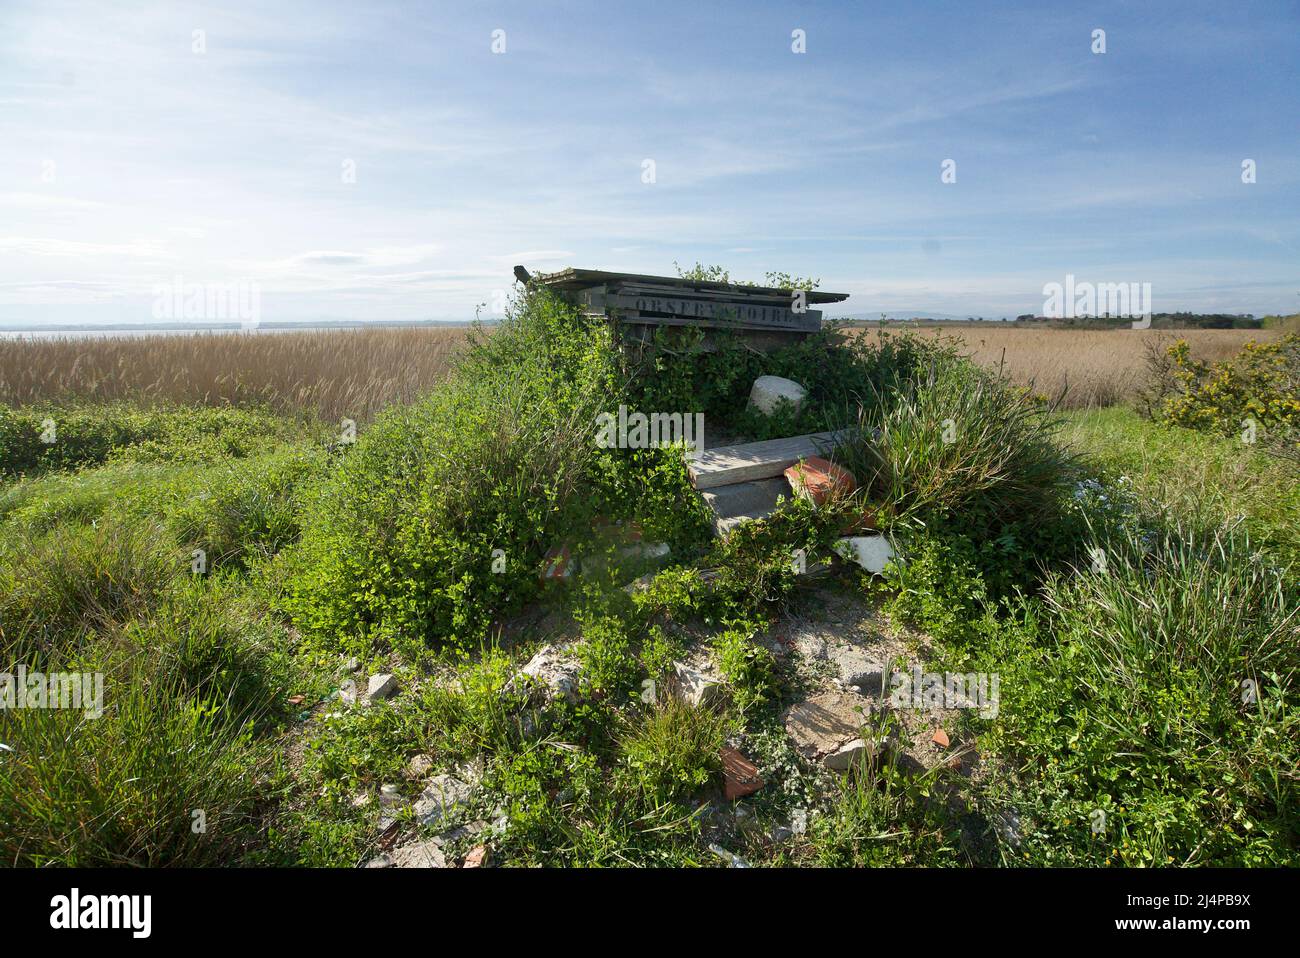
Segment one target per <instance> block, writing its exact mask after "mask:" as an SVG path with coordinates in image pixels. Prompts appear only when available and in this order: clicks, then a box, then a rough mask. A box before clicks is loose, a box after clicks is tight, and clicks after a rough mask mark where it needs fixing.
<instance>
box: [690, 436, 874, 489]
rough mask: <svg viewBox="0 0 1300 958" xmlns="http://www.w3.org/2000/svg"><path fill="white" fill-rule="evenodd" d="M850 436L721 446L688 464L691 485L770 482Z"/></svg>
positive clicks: (774, 440)
mask: <svg viewBox="0 0 1300 958" xmlns="http://www.w3.org/2000/svg"><path fill="white" fill-rule="evenodd" d="M849 435H851V432H850V431H849V430H844V431H841V432H838V433H835V432H816V433H810V434H808V435H806V436H794V437H792V438H790V439H769V440H767V441H766V442H750V443H745V444H743V445H739V446H719V447H717V448H716V449H706V450H705V451H704V452H702V453H701V454H700V455H699V456H698V457H697V458H695V459H693V460H691V461H690V462H689V463H687V471H688V472H689V474H690V477H691V484H692V485H694V486H695V488H696V489H712V488H714V487H715V486H728V485H731V484H733V483H737V482H750V481H752V480H754V479H770V478H772V477H773V476H779V475H781V474H782V473H783V472H785V471H786V470H787V469H788V468H790V467H791V466H793V465H794V464H795V463H796V462H798V461H799V460H800V459H806V458H808V457H809V456H822V455H825V454H826V452H827V450H829V449H832V448H834V446H835V445H836V444H837V443H838V442H839V441H840V440H842V439H846V438H848V436H849Z"/></svg>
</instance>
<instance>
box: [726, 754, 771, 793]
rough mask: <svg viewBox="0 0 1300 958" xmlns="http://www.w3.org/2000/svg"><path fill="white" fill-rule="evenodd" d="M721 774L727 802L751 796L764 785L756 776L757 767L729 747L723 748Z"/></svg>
mask: <svg viewBox="0 0 1300 958" xmlns="http://www.w3.org/2000/svg"><path fill="white" fill-rule="evenodd" d="M721 755H722V774H723V777H724V778H725V780H726V781H725V785H724V789H723V794H724V795H726V797H727V799H728V800H729V801H735V800H736V799H738V798H744V797H745V796H746V795H753V794H754V793H755V792H757V791H758V790H759V789H760V788H762V787H763V785H764V784H765V783H764V781H763V779H762V778H760V777H759V775H758V766H757V765H755V764H754V763H753V762H751V761H750V760H749V759H747V758H745V756H744V755H742V754H741V753H740V752H739V751H738V750H737V749H734V748H732V747H731V746H730V745H728V746H726V747H724V748H723V749H722V752H721Z"/></svg>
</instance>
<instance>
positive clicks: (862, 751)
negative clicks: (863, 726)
mask: <svg viewBox="0 0 1300 958" xmlns="http://www.w3.org/2000/svg"><path fill="white" fill-rule="evenodd" d="M866 753H867V743H866V742H864V741H863V740H862V739H860V738H855V739H854V740H853V741H852V742H848V743H847V744H845V745H841V746H840V747H839V748H838V749H836V750H835V751H834V752H831V753H830V754H829V755H827V756H826V757H825V758H824V759H822V764H823V765H825V766H826V767H827V768H829V769H830V770H831V771H832V772H847V771H848V770H849V769H850V768H852V767H853V766H854V765H855V764H856V763H858V762H860V761H862V757H863V756H864V755H866Z"/></svg>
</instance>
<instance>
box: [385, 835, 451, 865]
mask: <svg viewBox="0 0 1300 958" xmlns="http://www.w3.org/2000/svg"><path fill="white" fill-rule="evenodd" d="M388 857H389V861H390V862H391V863H392V864H391V866H390V867H392V868H446V867H447V857H446V855H445V854H444V853H443V850H442V842H441V841H440V840H439V839H436V838H435V839H433V840H432V841H427V842H413V843H411V844H409V845H402V846H401V847H399V848H395V849H393V851H392V853H391V854H390V855H389V856H388Z"/></svg>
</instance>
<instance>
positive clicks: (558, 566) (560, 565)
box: [538, 545, 573, 582]
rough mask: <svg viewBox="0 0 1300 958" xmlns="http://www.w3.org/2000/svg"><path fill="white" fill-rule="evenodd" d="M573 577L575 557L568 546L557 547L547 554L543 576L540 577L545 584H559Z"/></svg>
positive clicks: (543, 565)
mask: <svg viewBox="0 0 1300 958" xmlns="http://www.w3.org/2000/svg"><path fill="white" fill-rule="evenodd" d="M571 575H573V556H572V554H571V553H570V552H569V547H568V546H567V545H563V546H555V547H553V548H551V549H549V550H548V551H547V553H546V558H545V560H543V564H542V574H541V575H540V576H538V578H540V579H541V580H542V581H543V582H557V581H560V580H562V579H567V578H569V576H571Z"/></svg>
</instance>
